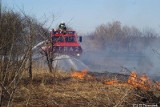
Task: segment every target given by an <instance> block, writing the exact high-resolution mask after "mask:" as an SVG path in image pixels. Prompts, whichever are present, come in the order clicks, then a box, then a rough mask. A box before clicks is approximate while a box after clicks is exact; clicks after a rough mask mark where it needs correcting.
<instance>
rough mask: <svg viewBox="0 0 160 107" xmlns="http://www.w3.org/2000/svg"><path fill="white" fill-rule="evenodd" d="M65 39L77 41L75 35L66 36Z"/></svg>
mask: <svg viewBox="0 0 160 107" xmlns="http://www.w3.org/2000/svg"><path fill="white" fill-rule="evenodd" d="M65 41H66V42H76V40H75V36H66V37H65Z"/></svg>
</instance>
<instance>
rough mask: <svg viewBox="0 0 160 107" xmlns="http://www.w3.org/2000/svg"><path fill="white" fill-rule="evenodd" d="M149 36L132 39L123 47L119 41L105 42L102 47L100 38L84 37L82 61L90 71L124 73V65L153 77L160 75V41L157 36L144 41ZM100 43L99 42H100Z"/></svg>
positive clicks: (156, 77)
mask: <svg viewBox="0 0 160 107" xmlns="http://www.w3.org/2000/svg"><path fill="white" fill-rule="evenodd" d="M144 38H145V39H146V40H148V39H150V38H149V37H141V39H140V40H137V38H135V39H132V43H131V44H130V45H129V48H128V47H127V46H125V47H122V46H121V44H118V41H114V42H112V45H110V44H107V43H105V44H103V46H102V47H98V46H97V45H99V44H102V43H101V42H100V41H99V42H96V44H95V41H98V40H91V37H87V36H86V37H84V39H83V45H82V46H83V47H82V48H83V49H84V50H83V54H82V56H81V58H80V60H81V61H82V62H84V63H85V64H86V65H88V66H89V68H90V71H95V72H106V71H108V72H112V73H113V72H114V73H122V72H120V71H121V70H122V67H126V68H128V69H129V70H131V71H136V72H138V73H139V74H147V75H149V76H150V77H151V78H152V79H158V78H159V77H160V71H159V70H160V47H159V46H160V44H159V43H160V42H159V37H158V39H157V38H155V39H153V40H152V42H151V43H149V44H148V43H146V41H144ZM98 43H99V44H98Z"/></svg>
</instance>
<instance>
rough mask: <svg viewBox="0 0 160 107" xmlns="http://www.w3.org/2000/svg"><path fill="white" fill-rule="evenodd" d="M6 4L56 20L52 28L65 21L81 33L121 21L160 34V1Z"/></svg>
mask: <svg viewBox="0 0 160 107" xmlns="http://www.w3.org/2000/svg"><path fill="white" fill-rule="evenodd" d="M2 2H3V6H4V5H5V6H6V7H8V8H11V9H15V10H20V9H23V10H24V11H25V12H26V13H27V14H29V15H33V16H34V17H36V18H38V19H39V20H40V21H44V20H49V22H48V24H47V25H48V26H49V25H50V23H51V21H52V20H53V15H54V22H53V24H52V27H55V26H57V25H58V23H60V22H61V21H64V22H66V23H67V24H69V25H70V26H71V27H72V28H74V29H75V30H77V31H78V32H79V33H89V32H91V31H94V29H95V28H96V27H97V26H98V25H100V24H107V23H109V22H113V21H120V22H121V23H122V25H128V26H136V27H138V28H140V29H141V30H143V29H145V28H152V29H155V30H156V31H157V32H158V33H160V0H2Z"/></svg>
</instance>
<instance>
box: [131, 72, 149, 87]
mask: <svg viewBox="0 0 160 107" xmlns="http://www.w3.org/2000/svg"><path fill="white" fill-rule="evenodd" d="M128 84H130V85H132V86H134V87H136V88H142V89H145V90H149V88H150V86H149V84H150V81H149V78H148V77H147V76H146V75H142V76H141V77H140V78H139V77H138V75H137V73H136V72H132V73H131V74H130V76H129V78H128Z"/></svg>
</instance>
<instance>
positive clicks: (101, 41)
mask: <svg viewBox="0 0 160 107" xmlns="http://www.w3.org/2000/svg"><path fill="white" fill-rule="evenodd" d="M87 38H88V39H87V40H89V41H91V42H92V43H93V44H92V45H95V47H98V48H112V49H118V50H128V51H137V52H139V51H142V50H143V49H146V48H147V47H148V46H151V45H153V43H155V42H156V43H158V42H160V37H159V34H158V33H156V32H155V31H154V30H153V29H146V30H143V31H141V30H139V29H138V28H136V27H129V26H122V24H121V23H120V22H119V21H114V22H112V23H108V24H102V25H100V26H98V27H97V28H96V29H95V31H94V32H92V33H91V34H89V35H88V37H87Z"/></svg>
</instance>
